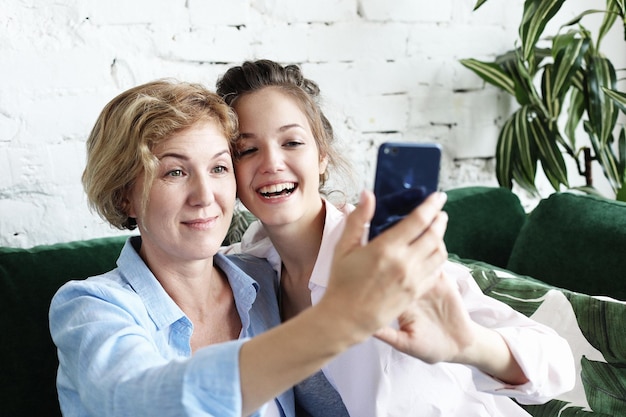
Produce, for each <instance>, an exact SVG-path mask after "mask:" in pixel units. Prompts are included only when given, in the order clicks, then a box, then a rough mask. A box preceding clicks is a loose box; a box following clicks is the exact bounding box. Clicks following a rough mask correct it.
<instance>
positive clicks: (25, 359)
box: [0, 187, 626, 417]
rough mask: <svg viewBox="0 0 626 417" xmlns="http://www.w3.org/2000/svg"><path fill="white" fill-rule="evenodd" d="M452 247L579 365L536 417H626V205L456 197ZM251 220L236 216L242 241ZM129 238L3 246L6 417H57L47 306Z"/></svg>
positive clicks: (499, 194) (505, 195)
mask: <svg viewBox="0 0 626 417" xmlns="http://www.w3.org/2000/svg"><path fill="white" fill-rule="evenodd" d="M445 209H446V211H447V212H448V214H449V217H450V220H449V224H448V230H447V232H446V236H445V240H446V244H447V246H448V251H449V252H450V258H451V259H452V260H453V261H455V262H461V263H464V264H465V265H467V266H468V267H469V268H470V270H471V273H472V275H473V276H474V278H475V279H476V281H477V282H478V284H479V285H480V286H481V288H482V289H483V291H484V292H485V293H486V294H488V295H490V296H492V297H495V298H498V299H500V300H502V301H504V302H506V303H508V304H510V305H511V306H512V307H514V308H516V309H517V310H518V311H521V312H522V313H524V314H526V315H529V316H531V317H533V318H536V319H537V320H538V321H542V322H545V323H546V324H548V325H550V326H552V327H553V328H555V329H556V330H557V331H558V332H559V333H561V334H562V335H563V336H564V337H566V338H568V340H570V345H572V349H573V350H574V354H575V356H576V358H577V362H578V367H579V379H580V380H579V381H578V383H577V387H576V388H575V390H574V391H572V392H571V393H568V394H565V395H564V396H562V397H559V398H557V399H554V400H552V401H550V402H549V403H547V404H545V405H540V406H526V409H527V410H528V411H529V412H530V413H531V414H533V415H534V416H557V415H560V416H579V415H588V414H593V415H595V416H620V415H626V304H624V303H623V302H620V301H618V300H626V280H625V277H624V275H623V272H624V271H626V257H624V256H623V251H624V250H625V249H626V204H622V203H619V202H615V201H609V200H603V199H599V198H594V197H591V196H583V195H574V194H567V193H559V194H554V195H552V196H550V197H549V198H547V199H545V200H542V201H541V202H540V204H539V205H538V206H537V207H536V208H535V209H534V210H533V211H532V213H530V214H527V213H525V212H524V209H523V208H522V206H521V204H520V201H519V199H518V198H517V197H516V196H515V195H514V194H513V193H511V192H510V191H509V190H507V189H504V188H497V187H467V188H459V189H454V190H449V191H448V202H447V203H446V207H445ZM250 220H251V219H250V216H248V215H245V214H241V213H240V215H239V216H236V218H235V219H234V224H233V227H232V230H231V232H232V234H231V235H229V237H227V240H228V241H235V240H237V239H238V236H239V234H240V232H241V230H243V229H245V227H246V226H247V224H248V223H249V221H250ZM124 241H125V237H111V238H101V239H93V240H86V241H77V242H71V243H60V244H55V245H48V246H38V247H34V248H31V249H16V248H0V328H1V329H2V341H1V342H0V363H1V366H0V387H1V388H2V389H1V390H0V415H1V416H11V417H14V416H28V417H31V416H58V415H60V412H59V407H58V402H57V397H56V391H55V374H56V367H57V359H56V352H55V348H54V345H53V344H52V341H51V339H50V336H49V332H48V307H49V303H50V299H51V297H52V295H53V294H54V292H55V291H56V290H57V289H58V288H59V287H60V286H61V285H62V284H63V283H64V282H66V281H67V280H69V279H82V278H85V277H87V276H91V275H96V274H100V273H102V272H104V271H107V270H109V269H112V268H113V267H114V266H115V260H116V258H117V255H118V253H119V251H120V249H121V247H122V245H123V243H124Z"/></svg>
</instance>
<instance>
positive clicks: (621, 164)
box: [615, 126, 626, 201]
mask: <svg viewBox="0 0 626 417" xmlns="http://www.w3.org/2000/svg"><path fill="white" fill-rule="evenodd" d="M617 152H618V153H617V155H618V162H617V171H618V174H619V175H620V178H621V180H622V183H621V185H620V187H619V190H618V191H617V195H616V196H615V199H616V200H619V201H626V130H625V129H624V127H623V126H622V129H621V131H620V133H619V139H618V140H617Z"/></svg>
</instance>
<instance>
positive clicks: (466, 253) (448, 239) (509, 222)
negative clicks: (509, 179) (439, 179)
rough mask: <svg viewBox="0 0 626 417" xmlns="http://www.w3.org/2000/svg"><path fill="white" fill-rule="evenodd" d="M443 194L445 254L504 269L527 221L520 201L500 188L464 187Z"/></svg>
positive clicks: (511, 193) (507, 190) (508, 191)
mask: <svg viewBox="0 0 626 417" xmlns="http://www.w3.org/2000/svg"><path fill="white" fill-rule="evenodd" d="M446 193H447V194H448V201H447V202H446V205H445V206H444V210H445V211H446V212H447V213H448V217H449V220H448V229H447V230H446V234H445V236H444V241H445V243H446V246H447V248H448V252H449V253H451V254H454V255H458V256H459V257H461V258H467V259H474V260H480V261H483V262H487V263H489V264H491V265H495V266H499V267H502V268H504V267H505V266H506V264H507V263H508V261H509V256H510V254H511V251H512V249H513V245H514V243H515V239H516V238H517V234H518V233H519V231H520V229H521V227H522V225H523V224H524V222H525V221H526V213H525V211H524V208H523V207H522V205H521V203H520V200H519V198H518V197H517V196H516V195H515V194H514V193H513V192H511V190H509V189H508V188H499V187H481V186H476V187H463V188H456V189H453V190H448V191H446Z"/></svg>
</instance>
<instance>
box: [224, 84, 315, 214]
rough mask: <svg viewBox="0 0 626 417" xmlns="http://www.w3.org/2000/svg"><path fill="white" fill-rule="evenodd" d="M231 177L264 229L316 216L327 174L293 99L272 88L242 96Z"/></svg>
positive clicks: (235, 106) (236, 106)
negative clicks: (321, 182) (323, 175)
mask: <svg viewBox="0 0 626 417" xmlns="http://www.w3.org/2000/svg"><path fill="white" fill-rule="evenodd" d="M234 109H235V112H236V113H237V116H238V118H239V130H240V138H239V139H238V140H237V145H236V149H237V153H238V156H237V157H236V161H235V173H236V176H237V193H238V196H239V198H240V200H241V201H242V203H243V204H244V205H245V206H246V207H247V208H248V209H249V210H250V211H251V212H252V213H253V214H254V215H255V216H257V217H258V218H259V219H260V220H261V221H262V222H263V224H265V225H266V226H278V225H283V224H287V223H293V222H296V221H297V220H299V219H301V218H303V217H305V218H309V216H315V215H317V214H318V213H319V211H320V210H321V207H322V202H321V198H320V195H319V185H320V174H322V173H323V172H324V171H325V170H326V165H327V162H326V158H321V157H320V154H319V151H318V147H317V144H316V141H315V138H314V137H313V133H312V132H311V127H310V124H309V122H308V119H307V117H306V115H305V114H304V112H303V111H302V109H301V108H300V107H299V106H298V104H297V102H296V101H295V99H294V98H293V97H291V96H289V95H288V94H286V93H284V92H281V90H280V89H278V88H275V87H266V88H263V89H261V90H258V91H256V92H253V93H248V94H245V95H243V96H242V97H240V98H239V99H238V100H237V101H236V103H235V105H234Z"/></svg>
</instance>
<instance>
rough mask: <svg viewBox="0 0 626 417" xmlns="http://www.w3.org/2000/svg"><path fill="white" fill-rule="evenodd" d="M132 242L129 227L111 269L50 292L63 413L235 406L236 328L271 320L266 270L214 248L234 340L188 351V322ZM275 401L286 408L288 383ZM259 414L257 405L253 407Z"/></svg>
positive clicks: (248, 329)
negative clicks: (231, 301)
mask: <svg viewBox="0 0 626 417" xmlns="http://www.w3.org/2000/svg"><path fill="white" fill-rule="evenodd" d="M140 244H141V240H140V238H139V237H134V238H130V239H129V240H128V241H127V242H126V244H125V246H124V248H123V249H122V252H121V254H120V257H119V259H118V261H117V265H118V267H117V268H116V269H114V270H112V271H110V272H108V273H105V274H103V275H99V276H96V277H91V278H88V279H86V280H82V281H70V282H68V283H66V284H65V285H64V286H63V287H61V289H59V291H58V292H57V294H56V295H55V296H54V298H53V300H52V304H51V307H50V332H51V334H52V339H53V340H54V343H55V344H56V346H57V348H58V356H59V370H58V375H57V389H58V393H59V402H60V405H61V410H62V412H63V415H64V416H66V417H71V416H96V415H97V416H111V417H113V416H115V417H121V416H132V417H142V416H146V417H148V416H149V417H154V416H159V417H169V416H182V415H185V416H219V417H225V416H233V417H234V416H236V417H239V416H241V412H242V401H241V388H240V379H239V349H240V348H241V345H242V344H243V343H245V340H246V338H248V337H252V336H254V335H256V334H259V333H262V332H263V331H265V330H267V329H269V328H271V327H273V326H275V325H277V324H279V323H280V316H279V313H278V305H277V298H276V286H277V284H276V275H275V272H274V271H273V270H272V268H271V267H270V266H269V265H268V264H267V263H266V262H265V261H264V260H259V259H257V258H253V257H245V258H241V257H238V258H235V259H233V257H226V256H223V255H220V254H217V255H216V256H215V257H214V262H215V264H216V265H217V266H218V267H219V268H220V269H221V270H222V271H224V273H225V274H226V276H227V277H228V280H229V283H230V286H231V287H232V290H233V295H234V298H235V304H236V307H237V311H238V312H239V317H240V318H241V324H242V332H241V336H240V339H239V340H236V341H232V342H227V343H220V344H215V345H210V346H207V347H204V348H202V349H199V350H198V351H196V352H195V354H193V355H192V352H191V344H190V340H191V334H192V331H193V325H192V323H191V321H190V320H189V319H188V318H187V317H186V316H185V314H184V313H183V311H182V310H181V309H180V308H179V307H178V305H177V304H176V303H175V302H174V301H173V300H172V299H171V298H170V296H169V295H168V294H167V293H166V292H165V290H164V289H163V287H162V286H161V285H160V284H159V282H158V281H157V279H156V278H155V276H154V275H153V274H152V272H151V271H150V270H149V269H148V267H147V266H146V264H145V263H144V262H143V260H142V259H141V258H140V257H139V255H138V250H136V249H135V248H138V247H139V246H140ZM237 265H240V266H242V268H243V269H244V270H245V271H247V272H248V273H249V274H252V275H254V277H255V278H256V281H255V280H253V279H252V278H251V277H250V276H249V275H248V274H246V273H245V272H243V271H242V269H240V268H239V267H238V266H237ZM262 359H263V358H259V360H262ZM277 404H279V409H280V410H281V412H282V414H283V415H285V416H292V415H293V414H294V411H293V407H294V406H293V393H292V391H291V390H289V391H287V392H286V393H284V394H282V395H281V396H279V397H278V398H277ZM260 415H262V410H261V411H260V412H257V413H255V414H254V416H260Z"/></svg>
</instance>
